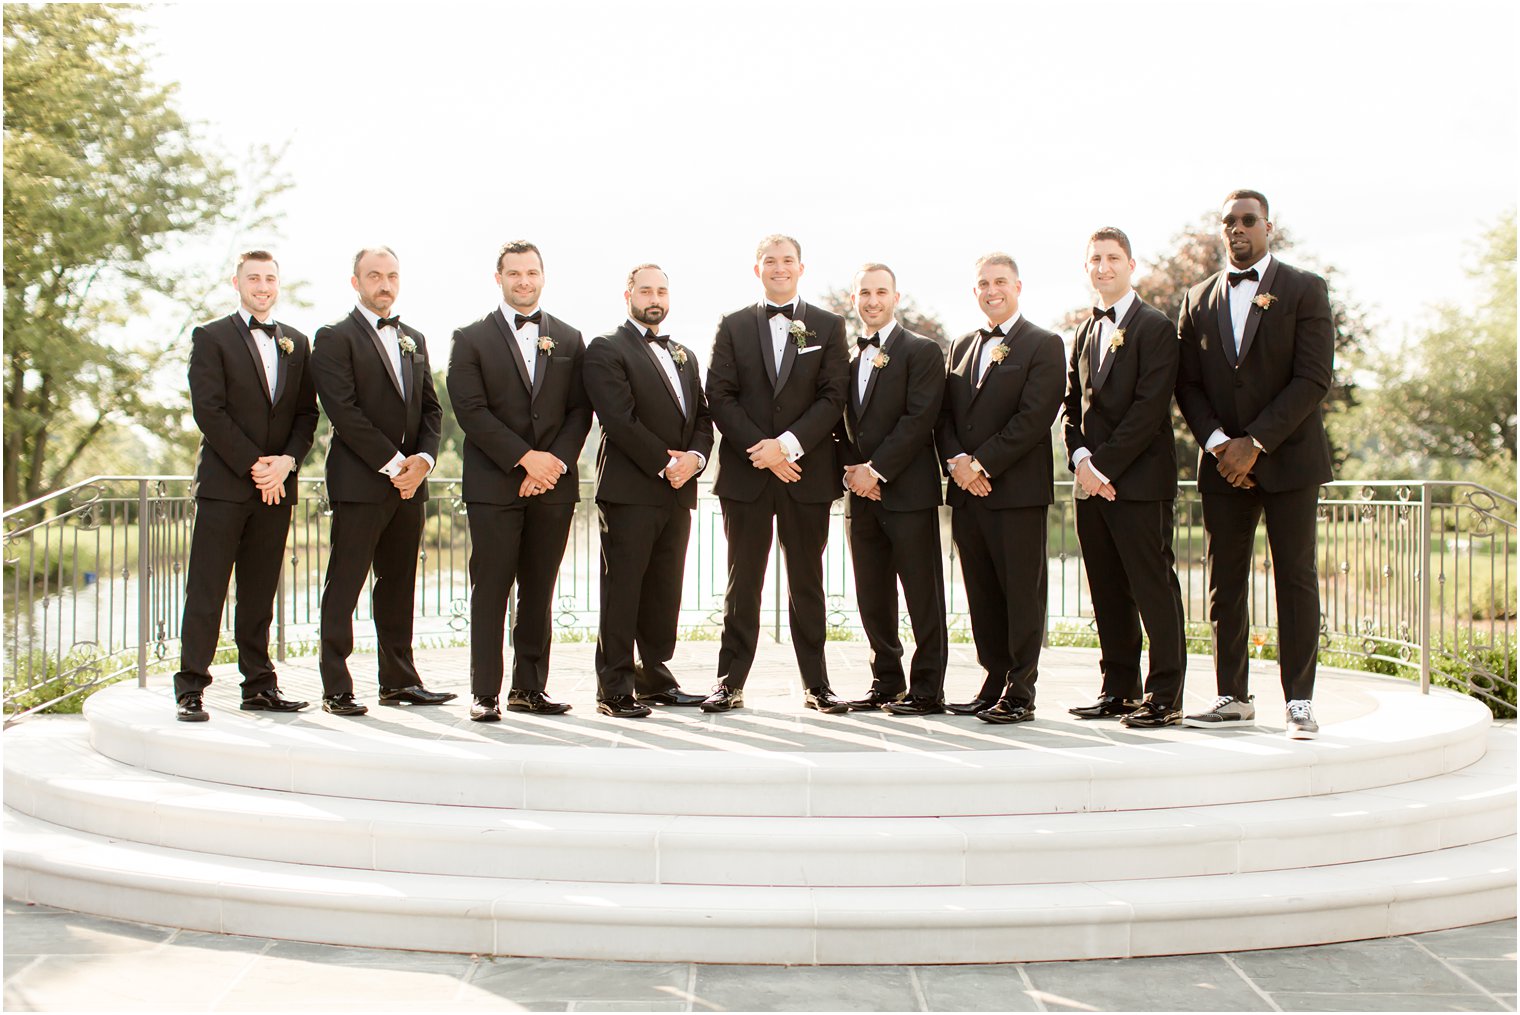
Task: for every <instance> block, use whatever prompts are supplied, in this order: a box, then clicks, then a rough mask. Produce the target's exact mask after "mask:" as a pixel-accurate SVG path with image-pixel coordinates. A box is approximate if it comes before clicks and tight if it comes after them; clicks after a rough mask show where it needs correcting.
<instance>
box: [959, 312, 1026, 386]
mask: <svg viewBox="0 0 1520 1015" xmlns="http://www.w3.org/2000/svg"><path fill="white" fill-rule="evenodd" d="M1026 323H1028V322H1027V321H1025V320H1024V318H1022V317H1020V318H1019V323H1018V324H1016V325H1014V328H1013V330H1012V331H1010V332H1009V333H1008V334H1006V335H1004V336H1003V341H1002V343H1001V344H1003V345H1006V346H1007V347H1008V355H1009V356H1012V355H1013V342H1014V339H1016V338H1018V337H1019V335H1020V334H1021V333H1022V332H1023V331H1024V325H1025V324H1026ZM978 355H980V354H978ZM1006 362H1008V359H1007V357H1004V358H1003V363H1006ZM1003 363H992V364H990V365H989V366H988V367H987V376H986V377H985V378H984V379H983V380H982V383H981V384H979V385H977V384H975V383H974V382H973V387H972V389H971V404H973V405H975V404H976V400H977V399H978V398H980V397H981V394H982V392H983V391H986V390H987V385H988V384H990V383H992V378H993V377H994V376H995V375H996V374H997V372H998V367H1000V366H1002V365H1003ZM975 370H976V368H975V367H974V366H973V367H972V371H973V372H975Z"/></svg>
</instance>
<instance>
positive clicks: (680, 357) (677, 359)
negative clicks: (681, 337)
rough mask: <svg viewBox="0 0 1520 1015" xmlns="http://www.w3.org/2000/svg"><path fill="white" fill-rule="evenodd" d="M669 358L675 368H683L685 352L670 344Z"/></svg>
mask: <svg viewBox="0 0 1520 1015" xmlns="http://www.w3.org/2000/svg"><path fill="white" fill-rule="evenodd" d="M670 358H671V360H672V361H673V362H674V363H675V365H676V366H678V367H684V366H685V365H686V350H685V349H683V348H681V347H680V346H679V345H676V344H675V343H671V346H670Z"/></svg>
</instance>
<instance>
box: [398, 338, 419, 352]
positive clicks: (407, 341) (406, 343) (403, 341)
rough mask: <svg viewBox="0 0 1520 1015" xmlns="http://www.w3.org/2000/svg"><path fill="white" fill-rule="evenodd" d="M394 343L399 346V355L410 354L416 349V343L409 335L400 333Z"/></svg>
mask: <svg viewBox="0 0 1520 1015" xmlns="http://www.w3.org/2000/svg"><path fill="white" fill-rule="evenodd" d="M396 344H397V345H399V346H400V347H401V355H403V356H410V355H411V354H412V353H414V352H416V351H417V343H416V341H415V340H414V339H413V338H412V336H411V335H402V336H401V337H400V338H398V339H397V340H396Z"/></svg>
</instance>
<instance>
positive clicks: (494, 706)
mask: <svg viewBox="0 0 1520 1015" xmlns="http://www.w3.org/2000/svg"><path fill="white" fill-rule="evenodd" d="M470 721H471V722H500V721H501V703H500V702H499V701H498V700H497V699H496V698H495V697H491V696H487V695H482V694H477V695H475V703H474V704H472V705H471V706H470Z"/></svg>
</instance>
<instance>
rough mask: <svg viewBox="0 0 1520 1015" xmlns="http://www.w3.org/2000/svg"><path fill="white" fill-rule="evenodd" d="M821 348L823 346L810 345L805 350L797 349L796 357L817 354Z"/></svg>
mask: <svg viewBox="0 0 1520 1015" xmlns="http://www.w3.org/2000/svg"><path fill="white" fill-rule="evenodd" d="M822 348H823V346H821V345H810V346H808V347H807V348H805V349H798V350H797V355H799V356H806V355H807V354H808V353H810V352H817V351H818V350H820V349H822Z"/></svg>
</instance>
